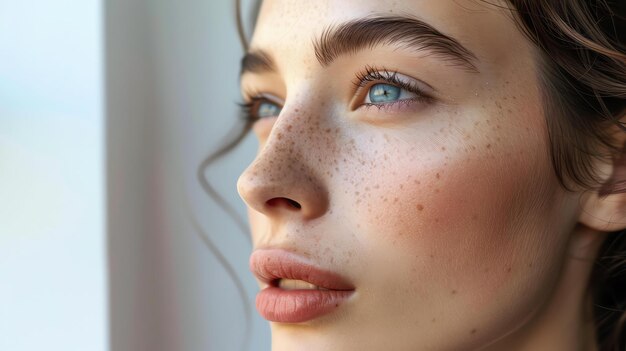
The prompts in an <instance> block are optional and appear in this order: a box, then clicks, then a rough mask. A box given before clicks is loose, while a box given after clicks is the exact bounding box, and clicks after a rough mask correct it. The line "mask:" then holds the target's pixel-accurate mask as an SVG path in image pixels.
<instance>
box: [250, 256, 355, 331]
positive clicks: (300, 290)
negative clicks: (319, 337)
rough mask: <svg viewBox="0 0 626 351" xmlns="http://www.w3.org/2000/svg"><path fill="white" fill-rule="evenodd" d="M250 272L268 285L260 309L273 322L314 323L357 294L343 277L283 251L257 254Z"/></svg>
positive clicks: (259, 299) (258, 301) (260, 296)
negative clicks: (311, 321) (310, 321)
mask: <svg viewBox="0 0 626 351" xmlns="http://www.w3.org/2000/svg"><path fill="white" fill-rule="evenodd" d="M250 270H251V271H252V273H254V275H255V276H256V277H257V279H259V280H260V281H261V282H263V283H264V285H265V287H264V288H263V289H262V290H261V291H260V292H259V293H258V295H257V298H256V308H257V310H258V311H259V313H260V314H261V316H262V317H263V318H265V319H267V320H269V321H272V322H280V323H302V322H306V321H309V320H313V319H315V318H317V317H321V316H323V315H326V314H329V313H332V312H334V311H335V310H337V309H338V308H339V307H340V306H341V304H342V303H344V302H345V301H346V300H347V299H348V298H349V297H350V296H351V295H352V294H353V293H354V286H353V285H352V284H351V283H350V282H349V281H348V280H346V279H345V278H343V277H342V276H340V275H339V274H337V273H334V272H331V271H327V270H324V269H321V268H319V267H316V266H315V265H312V264H310V263H309V262H307V260H306V259H304V258H302V257H300V256H298V255H296V254H293V253H291V252H288V251H284V250H280V249H259V250H256V251H254V252H253V253H252V255H251V256H250ZM298 281H299V282H298Z"/></svg>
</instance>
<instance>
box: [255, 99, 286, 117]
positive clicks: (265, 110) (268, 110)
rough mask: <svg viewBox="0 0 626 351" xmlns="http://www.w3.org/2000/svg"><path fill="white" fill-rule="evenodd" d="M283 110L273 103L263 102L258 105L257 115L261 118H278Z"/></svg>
mask: <svg viewBox="0 0 626 351" xmlns="http://www.w3.org/2000/svg"><path fill="white" fill-rule="evenodd" d="M281 110H282V107H280V106H278V105H277V104H275V103H273V102H271V101H267V100H263V101H260V102H259V103H258V107H257V111H256V114H257V116H258V117H259V118H266V117H278V115H279V114H280V111H281Z"/></svg>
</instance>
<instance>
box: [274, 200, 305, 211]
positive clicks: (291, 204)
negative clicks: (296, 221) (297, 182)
mask: <svg viewBox="0 0 626 351" xmlns="http://www.w3.org/2000/svg"><path fill="white" fill-rule="evenodd" d="M267 205H268V206H271V207H280V206H285V207H287V208H295V209H298V210H299V209H301V208H302V206H301V205H300V204H299V203H298V202H297V201H294V200H292V199H288V198H285V197H275V198H273V199H269V200H267Z"/></svg>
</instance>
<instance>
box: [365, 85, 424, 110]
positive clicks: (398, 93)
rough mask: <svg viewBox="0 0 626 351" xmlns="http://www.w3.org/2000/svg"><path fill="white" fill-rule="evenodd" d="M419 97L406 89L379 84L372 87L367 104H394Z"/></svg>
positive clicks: (366, 100) (367, 97)
mask: <svg viewBox="0 0 626 351" xmlns="http://www.w3.org/2000/svg"><path fill="white" fill-rule="evenodd" d="M416 97H418V95H417V94H415V93H412V92H410V91H408V90H406V89H403V88H400V87H398V86H395V85H391V84H386V83H378V84H374V85H372V87H371V88H370V89H369V92H368V94H367V96H366V99H365V103H366V104H374V105H376V104H385V103H392V102H396V101H399V100H407V99H414V98H416Z"/></svg>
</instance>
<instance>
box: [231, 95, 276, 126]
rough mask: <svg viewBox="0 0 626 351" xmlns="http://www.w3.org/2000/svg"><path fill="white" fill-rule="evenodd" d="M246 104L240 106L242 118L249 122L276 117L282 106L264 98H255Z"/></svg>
mask: <svg viewBox="0 0 626 351" xmlns="http://www.w3.org/2000/svg"><path fill="white" fill-rule="evenodd" d="M250 100H251V101H250V102H248V103H244V104H240V106H241V112H242V115H243V117H244V118H245V119H246V120H248V121H251V122H255V121H258V120H259V119H263V118H271V117H278V115H279V114H280V111H281V110H282V109H283V108H282V106H281V105H280V104H278V103H276V102H273V101H271V100H270V99H268V98H266V97H264V96H256V97H253V98H251V99H250Z"/></svg>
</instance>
